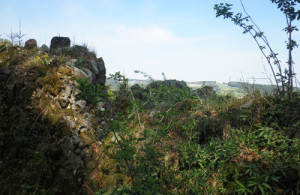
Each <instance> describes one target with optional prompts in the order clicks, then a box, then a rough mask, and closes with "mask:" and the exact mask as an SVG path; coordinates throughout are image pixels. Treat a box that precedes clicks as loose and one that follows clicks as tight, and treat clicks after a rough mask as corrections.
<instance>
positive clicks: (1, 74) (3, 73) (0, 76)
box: [0, 66, 11, 81]
mask: <svg viewBox="0 0 300 195" xmlns="http://www.w3.org/2000/svg"><path fill="white" fill-rule="evenodd" d="M10 73H11V70H10V68H9V67H8V66H2V67H0V81H6V80H7V79H8V77H9V75H10Z"/></svg>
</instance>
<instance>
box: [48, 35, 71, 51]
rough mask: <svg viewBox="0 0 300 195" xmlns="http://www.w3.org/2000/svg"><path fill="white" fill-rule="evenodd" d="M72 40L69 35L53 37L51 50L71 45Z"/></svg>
mask: <svg viewBox="0 0 300 195" xmlns="http://www.w3.org/2000/svg"><path fill="white" fill-rule="evenodd" d="M70 44H71V40H70V38H69V37H53V38H52V39H51V45H50V51H53V50H55V49H62V48H68V47H70Z"/></svg>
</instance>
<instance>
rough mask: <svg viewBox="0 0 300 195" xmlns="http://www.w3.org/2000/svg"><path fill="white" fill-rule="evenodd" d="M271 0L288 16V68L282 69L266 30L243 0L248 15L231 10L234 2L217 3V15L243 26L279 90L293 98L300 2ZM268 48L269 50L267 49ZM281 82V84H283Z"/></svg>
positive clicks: (294, 0) (295, 0) (296, 0)
mask: <svg viewBox="0 0 300 195" xmlns="http://www.w3.org/2000/svg"><path fill="white" fill-rule="evenodd" d="M271 2H272V3H275V4H276V5H277V8H278V9H280V11H282V12H283V14H284V16H285V18H286V22H287V26H286V27H285V28H284V31H285V32H286V33H287V34H288V40H287V49H288V54H289V57H288V62H287V64H288V70H283V69H282V65H281V63H280V60H279V59H278V57H277V56H278V53H276V52H275V51H274V50H273V48H272V47H271V46H270V43H269V42H268V39H267V37H266V36H265V34H264V32H262V31H261V29H260V28H259V26H257V24H256V23H255V22H254V20H253V19H252V18H251V16H250V15H249V14H248V13H247V11H246V9H245V7H244V4H243V2H242V0H240V3H241V5H242V7H243V11H244V13H245V14H246V16H243V14H242V13H237V14H234V13H233V12H232V11H231V8H232V4H228V3H220V4H215V6H214V9H215V11H216V17H220V16H223V17H224V19H230V20H231V21H232V22H233V23H234V24H235V25H238V26H240V27H241V28H243V30H244V31H243V33H244V34H246V33H249V34H250V35H251V37H252V38H253V39H254V41H255V42H256V44H257V46H258V48H259V49H260V51H261V53H262V54H263V56H264V57H265V59H266V60H267V62H268V64H269V66H270V68H271V70H272V73H273V77H274V79H275V81H276V85H277V88H278V92H280V93H281V94H282V95H283V96H285V95H286V94H287V95H288V96H289V98H291V97H292V95H293V80H294V75H295V72H294V69H293V64H294V62H293V59H292V51H293V49H294V48H295V47H298V44H297V42H296V41H295V40H293V39H292V33H293V32H294V31H298V28H297V27H296V26H293V25H292V23H293V22H294V21H295V20H299V19H300V10H298V11H296V6H297V4H298V3H300V2H299V1H298V0H291V1H287V0H271ZM266 49H267V50H268V51H265V50H266ZM268 53H269V54H268ZM273 65H275V66H276V67H277V71H278V73H276V72H275V70H274V69H273ZM279 84H281V86H280V85H279ZM280 88H281V89H280ZM286 92H287V93H286Z"/></svg>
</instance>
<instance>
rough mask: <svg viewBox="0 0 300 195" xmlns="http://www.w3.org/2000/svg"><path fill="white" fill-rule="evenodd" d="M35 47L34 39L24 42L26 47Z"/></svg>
mask: <svg viewBox="0 0 300 195" xmlns="http://www.w3.org/2000/svg"><path fill="white" fill-rule="evenodd" d="M36 47H37V42H36V40H35V39H29V40H27V41H26V42H25V48H26V49H33V48H36Z"/></svg>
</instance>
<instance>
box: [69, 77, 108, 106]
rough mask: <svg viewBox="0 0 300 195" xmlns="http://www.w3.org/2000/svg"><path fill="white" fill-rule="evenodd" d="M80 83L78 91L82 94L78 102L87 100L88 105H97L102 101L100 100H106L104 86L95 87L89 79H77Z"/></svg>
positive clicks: (78, 96) (77, 97) (78, 97)
mask: <svg viewBox="0 0 300 195" xmlns="http://www.w3.org/2000/svg"><path fill="white" fill-rule="evenodd" d="M75 81H76V82H77V83H78V86H77V89H79V90H80V92H81V93H80V94H78V95H77V96H76V101H78V100H85V101H86V102H87V103H88V104H92V105H94V106H95V105H96V104H97V103H98V102H100V101H101V99H100V98H104V97H105V94H104V93H103V86H100V85H93V84H91V83H89V82H88V78H83V79H76V78H75Z"/></svg>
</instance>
